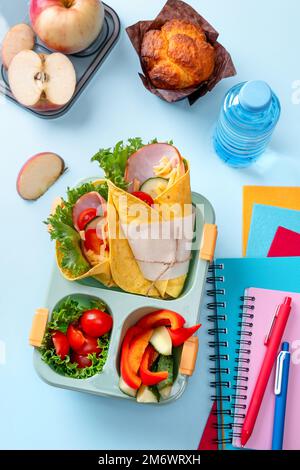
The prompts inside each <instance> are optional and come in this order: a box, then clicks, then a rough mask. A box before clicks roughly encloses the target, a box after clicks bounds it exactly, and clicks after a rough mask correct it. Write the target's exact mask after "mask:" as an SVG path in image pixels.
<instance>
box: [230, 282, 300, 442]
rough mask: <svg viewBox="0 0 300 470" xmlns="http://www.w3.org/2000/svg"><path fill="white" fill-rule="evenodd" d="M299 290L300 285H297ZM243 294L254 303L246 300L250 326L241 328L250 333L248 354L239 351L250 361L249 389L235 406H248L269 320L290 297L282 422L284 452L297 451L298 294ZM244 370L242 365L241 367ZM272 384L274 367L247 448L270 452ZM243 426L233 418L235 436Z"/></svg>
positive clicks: (299, 433)
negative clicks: (288, 355)
mask: <svg viewBox="0 0 300 470" xmlns="http://www.w3.org/2000/svg"><path fill="white" fill-rule="evenodd" d="M299 290H300V286H299ZM245 295H246V296H247V297H248V296H249V297H253V298H255V301H254V302H252V301H247V302H246V303H247V304H249V305H252V304H253V305H254V306H255V309H254V310H253V314H254V318H253V320H247V322H248V321H249V322H251V321H252V322H253V326H252V327H251V328H250V327H244V328H243V330H248V331H251V332H252V336H251V342H252V344H251V346H249V349H250V351H251V352H250V355H249V354H246V353H243V354H242V353H241V352H240V359H249V358H250V363H249V365H248V366H246V367H249V372H248V373H247V374H244V375H246V376H247V377H248V382H247V386H248V390H247V391H241V390H239V391H238V393H239V394H240V395H247V399H246V400H242V399H239V400H237V402H236V404H237V405H245V404H246V406H247V407H248V405H249V402H250V399H251V396H252V393H253V390H254V387H255V383H256V380H257V376H258V374H259V371H260V368H261V364H262V361H263V358H264V355H265V350H266V349H265V346H264V340H265V337H266V335H267V333H268V332H269V329H270V326H271V323H272V319H273V316H274V313H275V310H276V307H277V306H278V305H279V304H281V303H282V302H283V300H284V298H285V297H286V296H287V295H288V296H290V297H292V299H293V304H292V311H291V315H290V318H289V321H288V324H287V328H286V331H285V334H284V336H283V339H282V341H288V342H289V343H290V351H291V365H290V376H289V387H288V398H287V410H286V420H285V433H284V446H283V448H284V449H285V450H299V449H300V294H295V293H292V294H291V293H288V292H280V291H271V290H265V289H255V288H251V289H247V291H246V293H245ZM243 348H245V349H247V347H246V346H243ZM242 366H243V367H244V366H245V364H242ZM241 375H242V374H241ZM274 381H275V365H274V369H273V372H272V375H271V377H270V380H269V383H268V386H267V390H266V393H265V396H264V399H263V403H262V406H261V409H260V412H259V415H258V418H257V421H256V424H255V428H254V431H253V434H252V436H251V438H250V439H249V441H248V443H247V448H248V449H256V450H269V449H271V448H272V433H273V418H274V405H275V395H274ZM238 385H240V386H245V382H244V381H240V382H239V383H238ZM236 412H237V413H245V411H241V410H237V411H236ZM242 424H243V419H238V418H236V419H235V426H234V433H239V432H240V426H241V425H242ZM233 445H234V446H235V447H241V445H240V439H239V438H234V441H233Z"/></svg>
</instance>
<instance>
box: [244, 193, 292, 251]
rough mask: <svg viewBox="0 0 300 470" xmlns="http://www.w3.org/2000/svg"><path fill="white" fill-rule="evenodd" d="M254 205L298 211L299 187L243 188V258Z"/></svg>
mask: <svg viewBox="0 0 300 470" xmlns="http://www.w3.org/2000/svg"><path fill="white" fill-rule="evenodd" d="M254 204H264V205H267V206H275V207H283V208H284V209H293V210H300V186H296V187H287V186H286V187H284V186H244V193H243V256H246V251H247V244H248V236H249V230H250V225H251V219H252V209H253V205H254Z"/></svg>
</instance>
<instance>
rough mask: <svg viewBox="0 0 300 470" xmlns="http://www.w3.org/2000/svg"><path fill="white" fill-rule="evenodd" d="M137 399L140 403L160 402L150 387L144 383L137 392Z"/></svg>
mask: <svg viewBox="0 0 300 470" xmlns="http://www.w3.org/2000/svg"><path fill="white" fill-rule="evenodd" d="M136 401H137V402H138V403H158V398H157V396H156V395H155V394H154V393H153V391H152V390H151V389H150V388H149V387H146V386H145V385H142V386H141V387H140V388H139V391H138V393H137V396H136Z"/></svg>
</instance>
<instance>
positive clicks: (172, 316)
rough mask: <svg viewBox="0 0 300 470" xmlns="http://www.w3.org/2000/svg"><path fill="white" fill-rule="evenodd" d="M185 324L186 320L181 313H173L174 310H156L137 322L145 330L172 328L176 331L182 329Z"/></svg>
mask: <svg viewBox="0 0 300 470" xmlns="http://www.w3.org/2000/svg"><path fill="white" fill-rule="evenodd" d="M184 324H185V319H184V318H183V317H182V316H181V315H179V313H176V312H172V310H156V311H155V312H152V313H148V315H145V316H144V317H143V318H142V319H141V320H140V321H138V322H137V326H139V327H140V328H143V329H147V328H155V327H157V326H170V327H171V328H172V329H173V330H176V329H178V328H182V327H183V325H184Z"/></svg>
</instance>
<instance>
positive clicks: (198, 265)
mask: <svg viewBox="0 0 300 470" xmlns="http://www.w3.org/2000/svg"><path fill="white" fill-rule="evenodd" d="M192 199H193V205H194V207H195V213H196V229H195V232H196V237H195V239H196V242H195V248H194V250H193V251H192V259H191V262H190V267H189V273H188V276H187V280H186V283H185V286H184V289H183V292H182V294H181V295H180V297H178V298H177V299H169V300H162V299H156V298H150V297H145V296H142V295H134V294H129V293H127V292H124V291H122V290H121V289H119V288H107V287H105V286H103V285H102V284H100V283H99V282H98V281H97V280H95V279H92V278H89V279H84V280H82V281H78V282H70V281H67V280H66V279H64V278H63V276H62V275H61V273H60V271H59V269H58V267H57V266H56V264H55V267H54V270H53V273H52V277H51V282H50V287H49V291H48V294H47V298H46V301H45V305H43V307H44V308H46V309H48V310H49V312H50V315H49V316H50V317H51V312H52V311H53V309H54V308H55V307H57V306H58V304H59V303H60V302H61V301H62V300H64V299H65V298H66V297H69V296H74V298H75V299H76V298H78V296H79V298H80V299H81V300H84V299H85V298H86V299H87V300H88V299H90V298H91V297H92V298H97V299H101V300H103V301H104V302H105V303H106V305H107V308H108V311H109V312H110V313H111V315H112V316H113V329H112V332H111V339H110V346H109V352H108V357H107V361H106V363H105V365H104V368H103V371H102V372H101V373H100V374H97V375H94V376H93V377H91V378H88V379H74V378H69V377H65V376H63V375H60V374H58V373H57V372H55V371H54V370H53V369H51V368H50V367H49V366H48V365H47V364H46V363H45V362H44V361H43V360H42V358H41V354H40V352H39V350H38V349H37V348H35V350H34V355H33V361H34V366H35V369H36V371H37V373H38V375H39V376H40V377H41V378H42V379H43V380H44V381H45V382H46V383H48V384H50V385H53V386H56V387H61V388H66V389H71V390H77V391H80V392H88V393H92V394H94V395H99V396H106V397H116V398H124V399H128V400H135V398H131V397H129V396H127V395H125V394H124V393H123V392H121V390H120V389H119V387H118V383H119V378H120V375H119V362H120V349H121V345H122V341H123V338H124V335H125V333H126V331H127V329H128V328H129V327H131V326H133V325H134V324H135V323H136V322H137V321H138V320H139V319H140V318H142V317H143V316H144V315H146V314H147V313H150V312H151V311H155V310H159V309H168V310H173V311H175V312H178V313H180V314H181V315H183V317H184V318H185V320H186V326H192V325H195V324H196V323H197V322H199V318H200V305H201V300H202V295H203V292H204V287H205V283H206V276H207V270H208V266H209V258H210V260H212V258H213V255H214V248H215V241H216V240H215V239H212V240H210V234H211V230H210V229H211V228H215V229H216V226H215V225H213V224H214V222H215V215H214V210H213V208H212V206H211V204H210V203H209V201H208V200H207V199H205V198H204V197H203V196H201V195H200V194H197V193H192ZM212 238H214V237H212ZM209 251H211V253H210V255H209V256H208V257H207V256H205V254H204V253H203V252H205V253H206V255H207V252H209ZM202 258H206V259H202ZM180 352H181V349H179V350H178V348H176V355H175V357H176V356H177V360H175V362H177V366H179V363H180ZM175 369H176V364H175ZM187 381H188V377H187V376H186V375H183V374H182V373H180V372H178V375H177V378H176V380H175V383H174V385H173V387H172V392H171V396H170V397H169V398H168V399H166V400H162V401H160V402H159V403H160V404H161V403H169V402H172V401H173V400H175V399H177V398H179V397H180V396H181V395H182V393H183V392H184V390H185V387H186V385H187Z"/></svg>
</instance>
